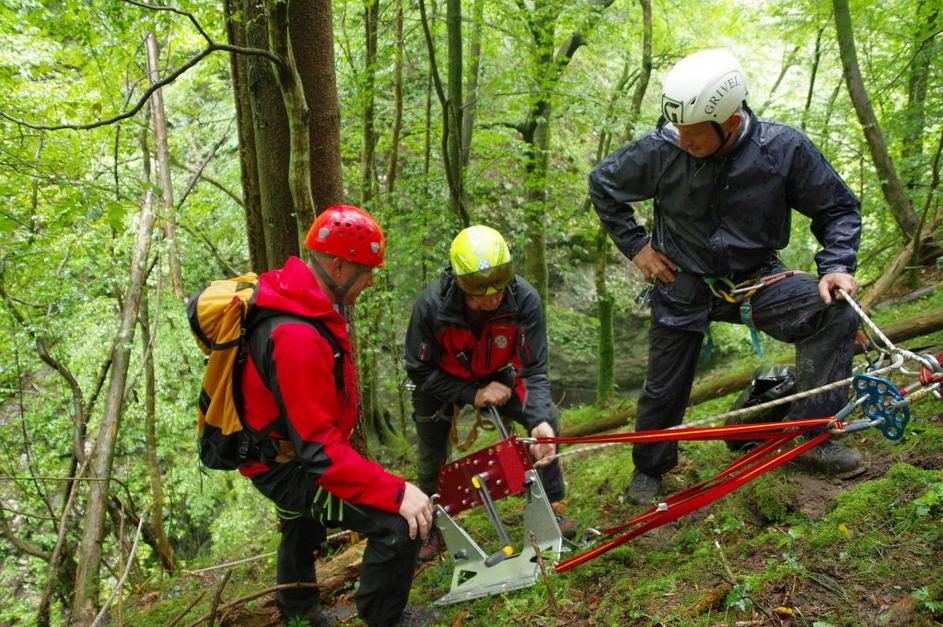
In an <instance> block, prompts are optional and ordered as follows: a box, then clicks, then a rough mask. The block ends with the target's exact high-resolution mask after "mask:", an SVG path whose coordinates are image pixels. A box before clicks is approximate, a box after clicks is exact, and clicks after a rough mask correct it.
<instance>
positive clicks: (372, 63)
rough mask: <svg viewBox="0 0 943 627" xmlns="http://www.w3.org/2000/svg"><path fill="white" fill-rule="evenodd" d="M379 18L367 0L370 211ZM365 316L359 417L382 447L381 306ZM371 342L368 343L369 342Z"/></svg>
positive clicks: (366, 195)
mask: <svg viewBox="0 0 943 627" xmlns="http://www.w3.org/2000/svg"><path fill="white" fill-rule="evenodd" d="M379 14H380V0H365V2H364V5H363V24H364V47H365V50H366V52H365V56H366V58H365V63H364V68H363V81H362V89H363V93H362V99H363V102H364V107H363V113H362V122H363V124H362V126H363V147H362V151H361V152H362V157H361V161H360V167H361V171H360V184H361V187H360V204H361V206H363V207H368V208H369V207H370V205H371V204H372V202H373V197H374V194H375V190H376V175H375V173H376V153H375V150H374V147H375V143H376V133H375V132H374V101H375V97H376V94H375V92H376V71H377V28H378V22H379ZM377 305H378V306H377V307H375V308H373V309H372V310H371V311H370V312H369V313H368V314H367V315H366V316H364V317H363V318H361V322H363V323H365V324H364V325H363V326H362V327H361V328H363V329H366V333H365V334H359V333H358V334H357V340H358V341H357V345H356V350H357V356H358V359H357V364H358V366H359V375H360V378H359V381H360V404H359V409H360V413H361V414H362V415H363V419H362V420H361V424H362V425H364V426H365V428H366V429H367V433H368V434H373V435H374V436H376V438H377V440H378V441H379V442H380V444H384V443H386V441H387V439H388V438H387V434H386V433H385V430H384V425H383V420H382V418H381V416H380V411H379V392H378V389H377V388H378V386H379V381H378V376H379V372H378V370H379V360H378V357H377V351H376V350H372V348H371V347H370V345H369V339H372V338H376V337H377V333H376V332H377V326H378V323H379V321H378V318H379V316H381V315H382V311H381V308H382V304H381V303H377ZM368 338H369V339H368Z"/></svg>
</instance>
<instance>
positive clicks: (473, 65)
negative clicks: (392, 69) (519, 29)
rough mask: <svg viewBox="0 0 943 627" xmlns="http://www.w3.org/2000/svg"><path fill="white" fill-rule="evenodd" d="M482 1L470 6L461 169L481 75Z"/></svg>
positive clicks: (466, 156)
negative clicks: (470, 22)
mask: <svg viewBox="0 0 943 627" xmlns="http://www.w3.org/2000/svg"><path fill="white" fill-rule="evenodd" d="M484 12H485V3H484V0H475V3H474V4H473V5H472V32H471V38H470V40H469V44H468V80H467V83H466V86H465V107H464V111H463V112H462V114H463V117H462V144H461V146H462V168H463V169H464V168H467V167H468V159H469V156H470V155H471V141H472V130H473V129H474V126H475V114H476V113H477V111H478V79H479V76H480V73H481V29H482V26H483V24H484V21H485V20H484Z"/></svg>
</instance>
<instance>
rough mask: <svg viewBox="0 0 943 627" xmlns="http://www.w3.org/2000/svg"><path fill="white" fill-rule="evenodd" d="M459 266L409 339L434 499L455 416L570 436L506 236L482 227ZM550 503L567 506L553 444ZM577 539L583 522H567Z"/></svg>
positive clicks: (543, 456) (434, 291) (426, 552)
mask: <svg viewBox="0 0 943 627" xmlns="http://www.w3.org/2000/svg"><path fill="white" fill-rule="evenodd" d="M449 258H450V262H451V264H450V267H449V268H448V269H446V270H445V271H444V272H443V273H442V276H441V278H440V279H439V280H438V281H436V282H434V283H433V284H432V285H429V286H428V287H427V288H426V289H425V290H423V292H422V293H421V294H420V295H419V297H418V298H417V299H416V303H415V305H414V306H413V312H412V316H411V318H410V321H409V329H408V330H407V331H406V372H407V374H408V375H409V378H410V379H411V380H412V381H413V383H414V384H415V385H416V387H415V390H414V392H413V419H414V420H415V422H416V434H417V436H418V440H419V487H420V488H421V489H422V490H423V491H424V492H425V493H426V494H429V495H431V494H433V493H434V492H435V490H436V481H437V478H438V475H439V470H440V469H441V468H442V466H443V465H444V464H445V461H446V458H447V457H448V453H449V448H450V446H449V433H450V431H451V425H452V420H453V412H454V409H455V408H458V409H460V408H461V407H463V406H465V405H473V406H474V407H476V408H478V409H483V408H485V407H487V406H489V405H490V406H495V407H499V408H501V409H500V412H501V414H502V416H504V417H506V418H510V419H512V420H514V421H515V422H519V423H520V424H522V425H523V426H524V428H525V429H526V430H527V433H528V434H529V435H530V436H531V437H552V436H554V435H555V434H557V433H559V431H560V412H559V410H558V409H557V408H556V406H555V405H554V404H553V402H552V400H551V398H550V381H549V379H548V378H547V328H546V324H545V323H544V316H543V309H542V307H541V304H540V296H539V295H538V294H537V290H535V289H534V288H533V286H531V285H530V283H528V282H527V281H525V280H524V279H523V278H522V277H520V276H517V275H515V274H514V263H513V261H512V260H511V253H510V251H509V249H508V246H507V243H506V242H505V240H504V238H503V237H502V236H501V234H500V233H499V232H498V231H496V230H494V229H492V228H490V227H487V226H483V225H478V226H472V227H469V228H467V229H464V230H463V231H461V232H460V233H459V234H458V235H457V236H456V237H455V239H454V240H453V241H452V245H451V248H450V251H449ZM531 454H532V455H533V456H534V460H535V462H534V465H535V466H536V467H537V473H538V476H539V477H540V479H541V483H542V485H543V488H544V490H545V491H546V493H547V498H548V499H550V501H551V502H556V501H559V500H560V499H562V498H563V496H564V492H565V485H564V482H563V475H562V474H561V472H560V462H559V461H558V460H556V459H554V458H553V454H554V447H553V446H551V445H549V444H541V445H534V446H532V447H531ZM557 522H558V524H559V525H560V530H561V531H562V532H563V533H564V535H566V536H567V537H572V536H573V535H575V532H576V522H575V521H573V520H572V519H569V518H565V517H563V516H562V514H558V517H557ZM441 542H442V540H441V536H440V535H439V534H438V532H436V533H432V534H430V535H429V537H428V539H427V542H426V543H425V544H424V545H423V547H422V548H421V549H420V552H419V559H420V560H429V559H432V558H433V557H435V555H437V554H438V552H439V550H441Z"/></svg>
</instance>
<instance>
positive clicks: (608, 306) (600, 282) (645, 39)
mask: <svg viewBox="0 0 943 627" xmlns="http://www.w3.org/2000/svg"><path fill="white" fill-rule="evenodd" d="M639 5H640V7H641V9H642V56H641V60H640V68H639V73H638V81H637V83H636V85H635V91H634V92H633V94H632V103H631V105H630V106H629V115H628V121H627V123H626V130H625V137H623V138H622V140H623V141H622V143H625V142H626V141H628V140H630V139H631V138H632V137H633V136H634V134H635V123H636V122H637V121H638V117H639V113H640V111H641V109H642V100H643V99H644V97H645V92H646V91H647V90H648V81H649V79H650V78H651V75H652V5H651V1H650V0H639ZM628 81H629V63H628V60H626V63H625V67H624V68H623V70H622V77H621V78H620V79H619V82H618V84H617V85H616V88H615V89H614V90H613V93H612V96H610V98H609V107H608V109H607V111H606V120H607V122H608V123H610V124H611V122H612V121H613V118H614V117H615V104H616V102H618V99H619V94H621V93H622V90H623V89H625V86H626V84H627V83H628ZM607 126H608V124H607ZM611 138H612V133H611V132H609V131H605V130H604V131H602V132H601V133H600V136H599V144H598V146H597V150H596V162H597V163H598V162H599V161H600V160H601V159H602V158H603V157H604V156H605V155H606V154H608V153H609V150H610V140H611ZM591 206H592V205H591V202H590V200H589V198H588V197H587V199H586V200H585V201H584V208H583V210H584V212H586V211H589V210H590V208H591ZM609 241H610V240H609V234H608V233H607V232H606V230H605V229H604V228H603V227H602V224H600V225H599V227H598V230H597V231H596V264H595V268H594V270H595V283H596V303H597V315H598V316H599V351H598V353H599V367H598V371H597V377H596V403H597V404H598V405H606V404H608V403H609V402H610V401H611V400H612V396H613V394H614V392H615V331H614V329H615V321H614V319H613V300H614V299H613V297H612V295H611V294H610V293H609V288H608V286H607V285H606V267H607V261H608V258H609V250H610V243H609Z"/></svg>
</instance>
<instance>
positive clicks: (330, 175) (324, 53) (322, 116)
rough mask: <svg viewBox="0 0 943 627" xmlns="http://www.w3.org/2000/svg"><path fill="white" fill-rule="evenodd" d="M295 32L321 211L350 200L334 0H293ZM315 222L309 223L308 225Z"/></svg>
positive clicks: (313, 190) (291, 21)
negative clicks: (337, 71) (343, 150)
mask: <svg viewBox="0 0 943 627" xmlns="http://www.w3.org/2000/svg"><path fill="white" fill-rule="evenodd" d="M288 11H289V29H290V31H289V34H290V37H291V48H292V51H293V52H294V56H295V63H296V64H297V67H298V73H299V75H300V76H303V77H304V81H303V83H304V84H303V89H304V95H305V100H306V102H307V105H308V143H309V154H310V160H311V172H310V179H311V195H312V197H313V200H314V208H315V211H316V212H318V213H320V212H321V211H322V210H323V209H325V208H327V207H330V206H331V205H338V204H342V203H343V202H344V173H343V168H342V164H341V114H340V107H339V106H338V102H337V76H336V74H335V71H334V23H333V16H332V11H331V2H330V0H292V1H291V2H290V3H289V6H288ZM309 224H310V223H306V224H304V226H303V228H304V229H305V231H306V230H307V227H308V226H309Z"/></svg>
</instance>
